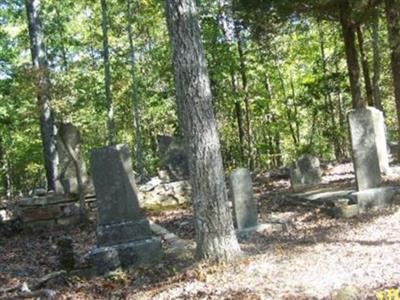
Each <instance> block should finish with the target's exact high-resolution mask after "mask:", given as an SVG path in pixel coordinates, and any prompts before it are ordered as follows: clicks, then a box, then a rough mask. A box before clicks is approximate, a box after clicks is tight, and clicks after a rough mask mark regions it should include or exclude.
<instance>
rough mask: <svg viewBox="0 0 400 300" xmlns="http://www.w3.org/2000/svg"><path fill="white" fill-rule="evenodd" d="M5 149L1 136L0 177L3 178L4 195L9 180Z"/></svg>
mask: <svg viewBox="0 0 400 300" xmlns="http://www.w3.org/2000/svg"><path fill="white" fill-rule="evenodd" d="M4 156H5V154H4V149H3V139H2V137H1V136H0V176H1V183H2V185H3V188H4V194H6V193H7V179H6V176H7V174H6V163H5V159H4Z"/></svg>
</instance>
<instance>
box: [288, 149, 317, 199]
mask: <svg viewBox="0 0 400 300" xmlns="http://www.w3.org/2000/svg"><path fill="white" fill-rule="evenodd" d="M321 180H322V171H321V168H320V163H319V159H318V158H317V157H314V156H312V155H309V154H305V155H302V156H301V157H300V158H299V159H298V160H297V161H296V162H295V163H294V164H293V166H292V168H291V169H290V183H291V185H292V188H293V190H295V191H298V190H303V189H306V188H309V187H313V186H315V185H318V184H320V183H321Z"/></svg>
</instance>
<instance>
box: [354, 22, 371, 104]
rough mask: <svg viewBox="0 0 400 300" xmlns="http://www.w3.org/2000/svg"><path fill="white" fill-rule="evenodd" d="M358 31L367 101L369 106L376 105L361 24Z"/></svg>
mask: <svg viewBox="0 0 400 300" xmlns="http://www.w3.org/2000/svg"><path fill="white" fill-rule="evenodd" d="M356 31H357V40H358V48H359V49H360V59H361V67H362V70H363V74H364V84H365V92H366V98H367V103H368V105H369V106H374V101H373V93H372V84H371V76H370V74H369V66H368V59H367V56H366V54H365V51H364V36H363V32H362V30H361V27H360V26H357V29H356Z"/></svg>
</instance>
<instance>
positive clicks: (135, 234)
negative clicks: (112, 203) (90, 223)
mask: <svg viewBox="0 0 400 300" xmlns="http://www.w3.org/2000/svg"><path fill="white" fill-rule="evenodd" d="M96 235H97V245H98V246H111V245H115V244H122V243H127V242H132V241H137V240H143V239H147V238H150V237H151V230H150V225H149V222H148V221H147V220H145V219H141V220H139V221H129V222H121V223H115V224H108V225H98V226H97V229H96Z"/></svg>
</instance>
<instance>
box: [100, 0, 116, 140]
mask: <svg viewBox="0 0 400 300" xmlns="http://www.w3.org/2000/svg"><path fill="white" fill-rule="evenodd" d="M107 13H108V9H107V0H101V17H102V18H101V20H102V22H101V28H102V30H103V60H104V88H105V96H106V105H107V129H108V144H109V145H114V144H115V126H114V107H113V104H112V96H111V71H110V53H109V45H108V16H107Z"/></svg>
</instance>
